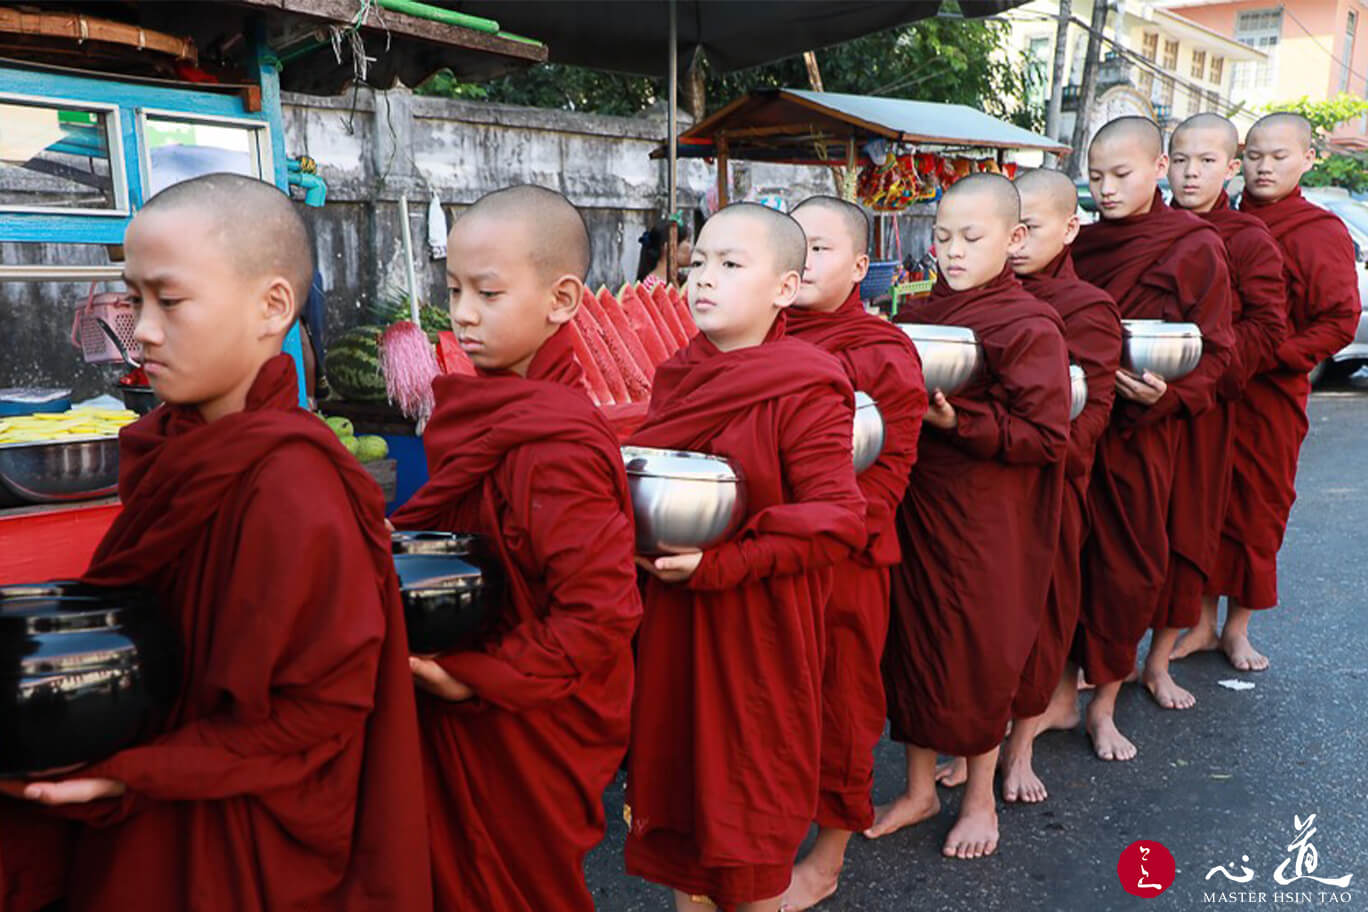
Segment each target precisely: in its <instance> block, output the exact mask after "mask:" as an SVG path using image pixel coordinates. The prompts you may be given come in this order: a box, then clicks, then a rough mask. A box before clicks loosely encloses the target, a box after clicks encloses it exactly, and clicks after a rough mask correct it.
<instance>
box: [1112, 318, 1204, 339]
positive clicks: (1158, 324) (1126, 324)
mask: <svg viewBox="0 0 1368 912" xmlns="http://www.w3.org/2000/svg"><path fill="white" fill-rule="evenodd" d="M1121 332H1122V333H1123V334H1124V335H1127V336H1146V337H1149V338H1159V339H1200V338H1202V329H1201V327H1199V326H1198V325H1197V324H1196V323H1169V322H1166V321H1164V320H1122V321H1121Z"/></svg>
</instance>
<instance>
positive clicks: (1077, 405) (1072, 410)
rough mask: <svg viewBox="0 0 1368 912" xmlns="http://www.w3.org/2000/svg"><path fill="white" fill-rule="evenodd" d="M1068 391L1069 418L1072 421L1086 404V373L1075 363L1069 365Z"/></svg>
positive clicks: (1081, 412)
mask: <svg viewBox="0 0 1368 912" xmlns="http://www.w3.org/2000/svg"><path fill="white" fill-rule="evenodd" d="M1069 392H1070V396H1071V398H1070V400H1069V420H1070V421H1073V420H1074V419H1075V418H1077V417H1078V416H1079V415H1081V414H1083V406H1085V405H1087V404H1088V375H1087V374H1085V373H1083V368H1081V367H1079V366H1078V365H1077V364H1070V365H1069Z"/></svg>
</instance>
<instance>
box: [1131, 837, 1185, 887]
mask: <svg viewBox="0 0 1368 912" xmlns="http://www.w3.org/2000/svg"><path fill="white" fill-rule="evenodd" d="M1176 870H1177V865H1176V864H1175V863H1174V861H1173V854H1172V853H1171V852H1169V850H1168V849H1166V848H1164V846H1163V845H1162V844H1160V843H1157V842H1153V841H1151V840H1148V839H1139V840H1136V841H1135V842H1132V843H1131V844H1130V845H1128V846H1126V849H1125V851H1123V852H1122V853H1121V858H1120V859H1119V860H1118V861H1117V862H1116V876H1117V877H1118V878H1119V879H1120V881H1121V887H1122V888H1123V889H1124V890H1125V891H1126V892H1127V893H1129V894H1130V895H1131V896H1144V897H1153V896H1158V895H1159V894H1160V893H1163V892H1164V891H1165V890H1167V889H1168V888H1169V887H1171V886H1173V877H1174V873H1175V872H1176Z"/></svg>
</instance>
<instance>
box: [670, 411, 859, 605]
mask: <svg viewBox="0 0 1368 912" xmlns="http://www.w3.org/2000/svg"><path fill="white" fill-rule="evenodd" d="M780 409H781V414H782V416H783V418H782V425H783V426H782V427H781V429H780V441H779V453H780V461H781V463H782V466H783V473H784V479H785V481H786V487H787V488H788V490H789V491H790V492H791V494H792V499H791V500H790V501H789V502H788V503H784V504H779V505H777V506H773V507H769V508H767V509H764V510H761V511H760V512H758V513H756V514H755V515H753V516H752V517H751V518H750V520H749V521H748V522H747V523H746V526H745V527H744V528H743V529H742V531H741V533H740V534H739V535H737V537H736V538H734V539H732V540H731V541H729V542H726V543H724V544H722V545H719V546H718V547H716V548H711V549H709V550H707V551H705V552H703V560H702V562H701V563H700V564H699V565H698V569H697V571H695V572H694V574H693V576H692V577H690V579H689V582H688V585H689V588H690V589H700V590H705V589H730V588H732V587H734V586H739V585H742V584H745V583H750V582H755V581H757V580H761V579H767V578H769V577H773V576H788V575H792V574H798V573H804V572H807V571H809V570H814V569H817V568H819V567H826V566H830V565H832V564H834V563H837V562H838V561H841V560H844V559H846V558H847V557H849V556H850V555H851V553H852V552H853V551H855V550H856V549H858V548H861V547H863V545H864V543H865V520H864V515H865V511H864V498H863V496H862V495H861V494H860V490H859V487H858V485H857V484H856V481H855V469H854V466H853V464H852V462H851V451H850V428H851V422H852V420H853V412H852V409H851V404H850V402H849V400H847V399H846V398H845V397H843V396H841V395H839V394H837V393H835V392H834V391H831V390H825V389H824V390H822V392H821V393H820V394H818V393H814V394H811V395H808V396H805V397H803V398H802V399H801V400H796V401H791V402H784V403H781V405H780Z"/></svg>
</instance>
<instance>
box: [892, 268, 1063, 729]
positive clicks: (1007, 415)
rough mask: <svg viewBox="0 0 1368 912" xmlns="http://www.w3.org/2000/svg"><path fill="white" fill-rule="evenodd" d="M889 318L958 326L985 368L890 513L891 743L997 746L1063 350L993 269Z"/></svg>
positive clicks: (1048, 324)
mask: <svg viewBox="0 0 1368 912" xmlns="http://www.w3.org/2000/svg"><path fill="white" fill-rule="evenodd" d="M900 316H902V317H905V318H906V319H908V320H911V321H915V322H918V323H934V324H941V325H950V326H967V327H969V328H970V329H972V330H974V332H975V333H977V335H978V338H979V342H980V344H981V345H982V347H983V356H984V359H985V361H986V365H987V371H986V373H985V374H984V376H983V378H982V379H981V380H979V381H976V382H975V383H973V384H971V385H970V386H968V387H966V388H965V389H963V390H961V391H960V392H959V393H957V394H956V395H954V396H952V397H950V402H951V404H952V405H953V406H954V407H955V410H956V412H957V414H958V426H957V427H956V428H954V429H953V430H949V431H942V430H939V429H936V428H932V427H927V428H925V430H924V431H923V433H922V435H921V441H920V444H919V447H918V453H917V468H916V470H915V471H914V472H913V473H912V481H911V484H910V485H909V486H908V488H907V495H906V497H904V499H903V502H902V506H901V508H900V509H899V513H898V531H899V535H900V536H901V539H902V547H903V554H904V559H903V562H902V564H900V565H899V566H898V567H895V568H894V570H893V580H892V583H893V585H892V589H893V607H892V619H891V624H890V627H889V636H888V648H887V649H886V651H885V653H884V661H883V672H884V682H885V686H886V689H887V692H888V704H889V705H888V716H889V719H890V721H891V722H892V735H893V738H894V740H896V741H902V742H904V743H908V744H913V745H916V746H918V747H923V748H933V749H935V750H936V751H939V752H940V753H943V754H952V755H957V756H975V755H978V754H983V753H987V752H988V751H990V750H992V749H993V748H995V747H996V746H997V745H998V743H999V742H1000V741H1001V740H1002V736H1003V734H1004V730H1005V729H1006V726H1007V722H1008V720H1009V719H1010V718H1011V716H1012V700H1013V697H1014V696H1015V695H1016V692H1017V688H1018V686H1019V684H1020V682H1021V673H1022V670H1023V669H1024V668H1025V666H1026V661H1027V658H1028V657H1029V656H1030V654H1031V649H1032V646H1033V644H1034V643H1035V639H1036V632H1037V630H1038V629H1039V626H1040V621H1041V616H1042V615H1043V613H1044V610H1045V599H1046V595H1047V593H1048V591H1049V586H1050V574H1051V565H1052V562H1053V560H1054V554H1055V549H1056V548H1057V546H1058V542H1059V523H1060V504H1061V498H1062V496H1063V489H1064V459H1065V455H1066V452H1067V448H1068V432H1069V355H1068V350H1067V348H1066V347H1065V342H1064V336H1063V329H1064V327H1063V323H1062V322H1061V321H1060V318H1059V315H1058V314H1057V313H1056V312H1055V311H1054V309H1053V308H1051V307H1049V306H1048V305H1046V304H1043V303H1041V302H1040V301H1039V300H1037V299H1036V298H1034V297H1032V296H1031V295H1030V294H1028V293H1027V292H1026V291H1025V290H1024V289H1023V288H1022V287H1021V283H1020V282H1018V281H1017V279H1016V277H1015V276H1013V275H1012V273H1011V270H1009V269H1004V270H1003V271H1002V274H1001V275H999V276H998V277H996V278H995V279H993V280H992V281H991V282H989V283H987V284H985V285H981V286H979V287H977V288H972V289H969V290H967V291H953V290H951V289H950V287H949V286H948V285H947V284H945V282H944V281H943V280H942V281H940V282H938V283H937V285H936V287H935V289H934V290H933V291H932V292H931V298H930V299H929V300H928V301H926V302H925V303H922V304H918V305H916V306H915V307H914V308H912V309H911V311H905V312H904V313H903V314H901V315H900Z"/></svg>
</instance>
